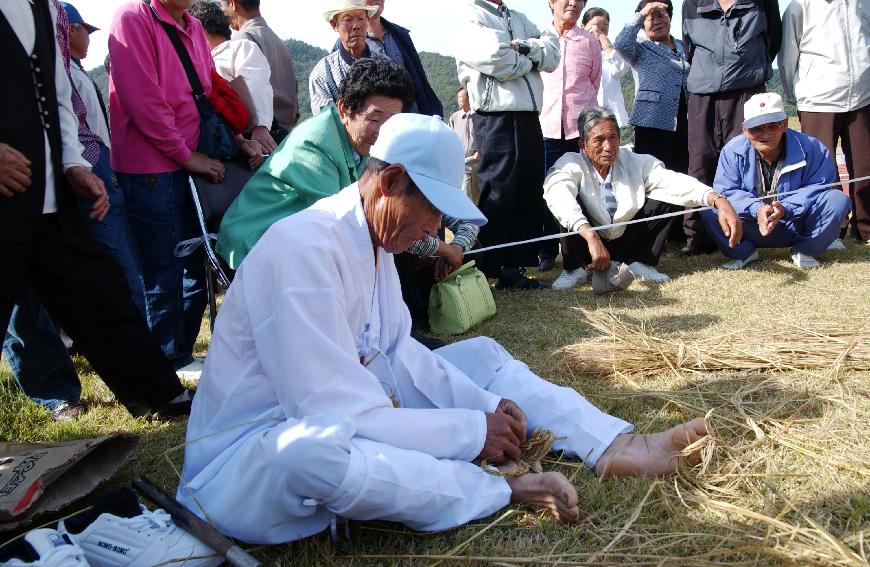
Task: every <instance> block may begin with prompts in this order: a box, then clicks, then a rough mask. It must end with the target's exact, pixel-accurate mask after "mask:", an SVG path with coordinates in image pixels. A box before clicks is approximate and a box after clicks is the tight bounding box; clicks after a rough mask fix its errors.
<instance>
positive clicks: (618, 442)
mask: <svg viewBox="0 0 870 567" xmlns="http://www.w3.org/2000/svg"><path fill="white" fill-rule="evenodd" d="M707 435H709V429H708V427H707V422H706V421H705V420H704V418H703V417H699V418H697V419H693V420H692V421H690V422H688V423H682V424H680V425H677V426H676V427H672V428H670V429H667V430H665V431H662V432H659V433H650V434H647V435H640V434H630V433H626V434H623V435H619V436H618V437H617V438H616V439H614V441H613V443H612V444H611V445H610V447H608V448H607V450H606V451H604V454H603V455H601V458H599V459H598V462H597V463H595V473H596V474H597V475H598V476H600V477H601V478H610V477H612V476H641V475H648V476H664V475H668V474H671V473H673V472H675V471H676V470H677V467H678V466H679V464H680V460H681V459H683V460H684V462H685V464H687V465H689V466H694V465H697V464H698V463H699V462H701V452H700V449H699V450H698V451H694V452H693V453H692V454H690V455H688V456H685V457H682V456H681V452H682V451H683V449H685V448H686V447H688V446H689V445H691V444H692V443H694V442H695V441H697V440H699V439H702V438H704V437H705V436H707Z"/></svg>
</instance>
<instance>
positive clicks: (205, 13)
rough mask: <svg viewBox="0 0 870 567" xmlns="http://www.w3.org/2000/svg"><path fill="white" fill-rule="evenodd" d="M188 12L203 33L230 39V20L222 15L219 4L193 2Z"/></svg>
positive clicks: (200, 1)
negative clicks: (200, 24) (197, 22)
mask: <svg viewBox="0 0 870 567" xmlns="http://www.w3.org/2000/svg"><path fill="white" fill-rule="evenodd" d="M188 11H189V13H190V15H191V16H193V17H194V18H196V19H197V20H199V21H200V22H201V23H202V27H203V28H205V33H210V34H212V35H219V36H221V37H223V38H226V39H230V33H231V32H230V19H229V17H228V16H227V15H226V14H224V11H223V10H222V9H221V6H220V4H218V3H217V2H212V1H211V0H194V2H193V6H191V7H190V10H188Z"/></svg>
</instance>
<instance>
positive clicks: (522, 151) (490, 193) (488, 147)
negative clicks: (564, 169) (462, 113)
mask: <svg viewBox="0 0 870 567" xmlns="http://www.w3.org/2000/svg"><path fill="white" fill-rule="evenodd" d="M471 119H472V124H473V125H474V137H475V141H476V142H477V150H478V152H480V165H479V166H478V168H477V181H478V185H479V186H480V201H479V203H478V205H477V206H478V208H479V209H480V210H481V211H482V212H483V214H484V215H485V216H486V218H487V220H488V221H489V222H487V224H485V225H484V226H483V227H482V228H481V229H480V235H479V237H478V238H479V240H480V243H481V245H482V246H491V245H493V244H502V243H505V242H513V241H516V240H526V239H529V238H535V237H538V236H542V225H541V213H542V211H543V210H545V207H546V205H545V204H544V202H543V200H544V136H543V134H541V123H540V121H539V119H538V113H536V112H476V113H474V114H472V115H471ZM539 249H540V245H538V244H530V245H525V246H514V247H510V248H503V249H500V250H494V251H492V252H488V253H485V255H484V257H483V258H481V259H480V260H479V261H478V264H479V266H480V268H481V270H482V271H483V272H484V273H485V274H486V275H488V276H496V275H498V273H499V271H500V269H501V268H503V267H505V268H517V267H520V266H537V265H538V250H539Z"/></svg>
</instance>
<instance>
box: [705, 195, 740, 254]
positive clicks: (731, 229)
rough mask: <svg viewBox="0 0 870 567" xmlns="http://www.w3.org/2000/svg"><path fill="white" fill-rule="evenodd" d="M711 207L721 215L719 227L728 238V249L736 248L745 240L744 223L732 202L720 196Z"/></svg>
mask: <svg viewBox="0 0 870 567" xmlns="http://www.w3.org/2000/svg"><path fill="white" fill-rule="evenodd" d="M710 206H711V207H714V208H715V209H716V213H717V214H718V215H719V226H720V227H721V228H722V232H723V233H724V234H725V236H727V237H728V247H729V248H734V247H735V246H737V245H738V244H740V241H741V240H743V223H742V222H741V221H740V218H739V217H738V216H737V213H736V212H734V207H732V206H731V202H730V201H729V200H728V199H726V198H725V197H722V196H719V197H717V198H714V200H713V202H712V203H710Z"/></svg>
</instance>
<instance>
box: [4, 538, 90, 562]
mask: <svg viewBox="0 0 870 567" xmlns="http://www.w3.org/2000/svg"><path fill="white" fill-rule="evenodd" d="M0 565H6V566H8V567H24V566H26V565H32V566H34V567H90V564H89V563H88V562H87V560H86V559H85V553H84V551H82V548H81V547H79V546H78V545H76V544H74V543H72V542H71V541H70V540H69V539H67V538H65V537H64V536H63V535H61V534H60V533H58V532H57V531H55V530H50V529H45V528H42V529H38V530H33V531H31V532H28V533H27V534H25V535H24V538H22V539H18V540H15V541H13V542H12V543H10V544H7V545H5V546H3V547H2V548H0Z"/></svg>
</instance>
